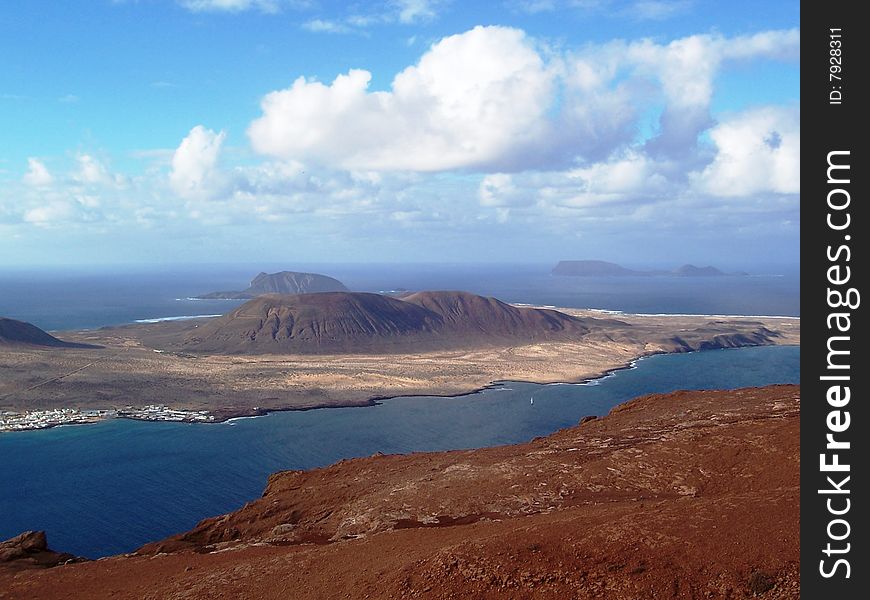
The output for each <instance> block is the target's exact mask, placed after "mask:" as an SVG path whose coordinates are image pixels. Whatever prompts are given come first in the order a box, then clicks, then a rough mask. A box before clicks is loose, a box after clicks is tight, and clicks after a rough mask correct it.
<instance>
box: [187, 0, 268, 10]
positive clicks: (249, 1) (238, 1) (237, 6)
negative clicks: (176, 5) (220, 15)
mask: <svg viewBox="0 0 870 600" xmlns="http://www.w3.org/2000/svg"><path fill="white" fill-rule="evenodd" d="M180 4H181V5H182V6H183V7H185V8H187V9H188V10H191V11H194V12H220V11H226V12H241V11H244V10H250V9H257V10H260V11H263V12H276V11H277V10H278V8H279V6H280V2H278V0H180Z"/></svg>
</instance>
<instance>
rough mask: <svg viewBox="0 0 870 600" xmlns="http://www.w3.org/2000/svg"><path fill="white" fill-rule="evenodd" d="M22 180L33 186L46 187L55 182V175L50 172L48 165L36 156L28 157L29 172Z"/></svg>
mask: <svg viewBox="0 0 870 600" xmlns="http://www.w3.org/2000/svg"><path fill="white" fill-rule="evenodd" d="M22 180H23V181H24V183H26V184H27V185H29V186H33V187H46V186H49V185H51V184H52V183H54V177H53V176H52V174H51V173H50V172H49V170H48V167H46V166H45V164H44V163H43V162H42V161H41V160H39V159H36V158H28V159H27V172H26V173H25V174H24V177H23V178H22Z"/></svg>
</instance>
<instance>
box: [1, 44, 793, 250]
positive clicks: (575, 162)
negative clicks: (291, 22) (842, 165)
mask: <svg viewBox="0 0 870 600" xmlns="http://www.w3.org/2000/svg"><path fill="white" fill-rule="evenodd" d="M798 48H799V33H798V32H797V31H796V30H795V31H778V32H763V33H760V34H756V35H750V36H740V37H725V36H720V35H697V36H688V37H684V38H680V39H677V40H673V41H670V42H664V43H662V42H658V41H651V40H638V41H613V42H609V43H605V44H598V45H591V44H590V45H587V46H583V47H580V48H576V49H573V50H564V49H561V48H560V49H554V48H548V47H545V46H542V45H541V44H540V43H539V42H536V41H535V40H532V39H530V38H529V37H528V36H526V35H525V34H524V33H523V32H522V31H519V30H516V29H511V28H505V27H478V28H475V29H473V30H471V31H467V32H465V33H461V34H458V35H453V36H449V37H446V38H444V39H442V40H441V41H439V42H437V43H435V44H434V45H432V46H431V47H430V48H429V49H428V50H427V51H425V52H424V53H423V54H422V56H421V57H420V59H419V60H418V61H417V62H416V64H413V65H411V66H408V67H407V68H405V69H404V70H402V71H400V72H399V73H398V74H397V75H396V76H395V77H394V79H393V81H392V82H391V84H390V85H389V86H388V87H387V88H386V89H381V90H376V89H371V81H372V75H371V74H370V73H369V72H368V71H365V70H361V69H356V70H350V71H348V72H346V73H344V74H341V75H339V76H338V77H336V78H335V79H334V80H332V81H329V82H325V83H323V82H318V81H315V80H311V79H306V78H299V79H297V80H296V81H295V82H293V84H292V85H291V86H290V87H289V88H287V89H283V90H279V91H275V92H272V93H270V94H268V95H266V96H265V97H264V98H263V100H262V114H261V116H260V117H259V118H257V119H256V120H255V121H253V122H252V123H251V124H250V126H249V128H248V136H249V139H250V142H251V146H252V148H253V149H254V150H255V151H256V152H258V153H260V154H261V155H263V156H264V157H265V158H263V159H262V160H260V161H253V162H249V161H246V162H245V163H244V164H241V163H235V164H233V163H232V161H231V160H230V156H226V157H225V156H224V154H225V153H224V151H223V149H224V142H225V141H226V134H225V133H224V132H223V131H220V130H211V129H208V128H206V127H204V126H202V125H198V126H196V127H193V128H192V129H191V130H190V131H189V133H188V134H187V135H186V136H185V137H184V139H183V140H181V142H180V143H179V144H178V146H177V148H175V149H174V150H166V151H154V152H142V153H138V154H137V155H136V157H135V158H137V159H138V160H141V161H144V162H146V163H148V166H147V168H145V169H143V173H142V175H136V176H129V177H121V176H119V175H117V174H114V173H112V171H111V169H110V168H109V167H108V166H107V165H108V164H109V162H108V159H103V160H101V159H99V158H97V157H96V156H95V155H94V154H85V153H80V154H69V155H67V157H66V160H67V161H69V166H68V167H67V168H62V167H61V166H59V165H60V160H63V159H61V158H57V157H55V158H53V159H52V162H51V163H49V164H50V165H51V166H52V172H49V170H48V168H47V167H46V164H45V163H43V161H42V160H41V159H37V158H32V159H30V160H29V161H28V165H27V170H26V172H24V173H22V174H21V175H20V176H16V181H12V182H11V184H10V185H9V186H6V187H7V189H5V190H0V221H4V222H6V223H12V224H13V225H12V227H21V228H22V229H23V228H25V227H34V226H38V227H40V228H44V227H56V228H61V227H72V228H75V227H82V228H84V227H88V228H89V229H88V230H89V231H90V230H91V229H90V228H96V227H98V226H99V224H100V223H112V224H113V227H115V228H117V225H118V224H119V223H121V224H124V225H125V226H126V227H127V228H131V229H136V228H138V229H146V228H154V227H155V225H157V224H160V225H161V227H162V226H163V224H165V223H169V222H172V223H176V224H178V226H179V227H180V228H183V229H184V230H185V231H191V230H197V227H189V225H190V224H191V223H192V224H194V225H196V226H203V227H214V228H226V229H227V231H229V230H230V229H233V228H234V229H233V231H235V232H238V231H239V230H240V229H239V228H244V227H258V228H267V227H275V228H276V229H272V230H270V231H273V232H275V231H281V232H282V233H286V231H289V230H293V231H299V232H301V231H303V230H304V231H308V232H310V231H317V232H319V233H321V232H324V231H331V232H333V233H334V234H335V235H336V236H337V237H336V239H340V240H353V243H354V244H363V243H368V241H372V242H373V243H378V242H379V240H381V239H384V238H385V237H389V236H393V235H394V234H395V232H396V231H403V232H405V233H404V234H398V237H397V238H396V239H400V240H401V241H402V242H403V243H404V244H405V245H406V242H407V240H408V239H409V238H408V235H409V234H408V233H407V231H408V230H412V229H416V230H417V231H418V232H419V234H420V236H419V240H421V241H422V242H424V243H425V240H430V241H431V240H434V239H435V238H436V237H438V238H439V240H440V242H439V243H442V244H443V243H446V242H444V240H447V239H460V238H461V237H462V236H466V237H468V238H474V239H478V238H480V236H483V238H485V239H487V240H488V241H487V242H481V244H484V243H486V244H489V243H490V242H492V243H493V244H502V245H504V243H505V242H504V240H505V239H507V237H505V238H498V236H495V235H494V234H493V231H502V232H504V231H511V230H512V228H515V229H516V231H523V232H525V231H529V232H532V234H531V235H528V236H525V237H523V239H540V238H542V237H544V238H547V239H550V238H549V237H548V236H550V235H552V239H553V240H557V241H558V242H560V243H561V242H564V240H566V239H569V238H570V239H574V236H581V235H587V236H591V235H600V236H605V237H606V235H607V233H600V234H599V233H591V232H593V231H594V232H607V231H611V232H614V233H613V235H617V234H618V235H620V236H627V234H625V233H624V232H626V231H629V230H631V228H632V227H634V228H635V229H633V230H632V231H635V232H639V233H640V234H642V233H643V232H644V230H645V229H654V230H655V231H663V230H665V229H668V228H671V229H672V230H673V231H678V228H680V227H682V228H683V229H684V230H685V229H690V228H691V226H690V225H689V224H691V225H696V226H697V227H700V228H703V227H714V226H715V227H719V226H727V227H730V228H734V229H735V230H736V229H738V228H741V227H742V228H744V229H746V230H749V229H751V228H752V227H755V226H756V224H757V223H777V224H780V225H781V227H780V229H781V230H782V231H788V232H794V231H796V225H795V224H796V223H797V222H799V217H798V213H797V210H798V198H797V194H798V193H799V177H798V172H799V147H800V140H799V134H800V128H799V127H800V123H799V113H798V110H797V108H794V107H792V108H788V107H782V106H779V107H777V106H770V107H764V108H754V109H748V110H742V111H740V112H736V113H734V114H731V115H724V116H723V115H715V120H714V118H713V117H714V116H713V115H711V112H710V107H711V104H712V99H713V98H714V95H715V93H717V89H716V87H715V84H716V81H717V74H718V73H720V72H721V70H722V68H723V65H727V64H728V63H729V62H733V61H744V60H746V61H749V60H757V59H763V60H768V59H784V60H796V59H797V58H798ZM656 118H658V119H659V126H658V129H657V130H656V131H654V132H652V133H650V131H649V129H648V123H649V121H650V120H651V119H652V120H654V119H656ZM642 126H643V127H642ZM128 158H129V156H128ZM179 198H182V199H183V200H184V202H179V201H178V199H179ZM738 198H740V199H741V200H737V199H738ZM653 222H654V223H656V226H655V228H650V227H649V224H650V223H653ZM361 223H364V227H361V226H360V224H361ZM723 224H724V225H723ZM780 225H778V226H780ZM279 228H280V229H279ZM260 230H261V229H258V231H260ZM263 230H264V231H265V229H263ZM539 234H543V235H539ZM795 235H796V234H795ZM402 236H404V237H402ZM439 236H440V237H439ZM450 236H452V237H450ZM486 236H490V237H486ZM316 237H318V239H320V238H321V237H322V236H319V235H318V236H316ZM629 237H630V236H627V238H626V239H628V238H629ZM641 237H642V236H641ZM483 238H481V239H483ZM233 239H237V236H233ZM511 239H514V238H511ZM415 241H416V238H415ZM348 243H350V242H348ZM432 243H434V242H432ZM402 246H403V244H398V245H397V247H402Z"/></svg>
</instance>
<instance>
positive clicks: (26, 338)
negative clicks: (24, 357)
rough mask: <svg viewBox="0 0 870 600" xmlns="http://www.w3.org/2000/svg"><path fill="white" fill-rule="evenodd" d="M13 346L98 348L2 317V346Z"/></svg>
mask: <svg viewBox="0 0 870 600" xmlns="http://www.w3.org/2000/svg"><path fill="white" fill-rule="evenodd" d="M4 346H5V347H13V346H24V347H39V346H44V347H48V348H97V347H98V346H91V345H88V344H74V343H71V342H65V341H63V340H60V339H58V338H56V337H54V336H53V335H51V334H50V333H46V332H45V331H43V330H42V329H40V328H39V327H37V326H36V325H31V324H30V323H26V322H25V321H16V320H15V319H7V318H6V317H0V348H2V347H4Z"/></svg>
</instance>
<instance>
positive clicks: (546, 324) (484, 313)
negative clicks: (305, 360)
mask: <svg viewBox="0 0 870 600" xmlns="http://www.w3.org/2000/svg"><path fill="white" fill-rule="evenodd" d="M588 331H589V328H588V327H587V326H586V325H585V323H584V319H580V318H576V317H571V316H568V315H565V314H563V313H560V312H557V311H554V310H541V309H534V308H516V307H513V306H510V305H508V304H505V303H503V302H500V301H498V300H496V299H494V298H484V297H482V296H475V295H474V294H468V293H465V292H420V293H417V294H413V295H411V296H408V297H406V298H404V299H398V298H392V297H389V296H382V295H379V294H370V293H363V292H330V293H320V294H297V295H291V296H285V295H267V296H261V297H259V298H255V299H254V300H251V301H250V302H246V303H245V304H243V305H242V306H240V307H239V308H237V309H236V310H234V311H232V312H230V313H228V314H227V315H224V316H223V317H221V318H218V319H215V320H212V321H209V322H208V323H205V324H202V325H199V326H198V327H197V328H196V329H195V330H194V331H193V332H192V333H191V334H190V335H189V336H188V338H187V339H186V340H185V341H184V342H183V346H184V347H185V348H186V349H187V350H191V351H197V352H217V353H222V354H237V353H253V354H266V353H298V354H328V353H361V352H392V351H401V350H405V351H407V350H409V349H415V350H421V349H423V350H431V349H441V348H451V347H463V346H485V345H503V344H505V343H511V342H514V343H516V342H520V341H523V342H529V341H534V340H544V339H567V338H570V337H574V338H576V337H579V336H582V335H584V334H585V333H587V332H588Z"/></svg>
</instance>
